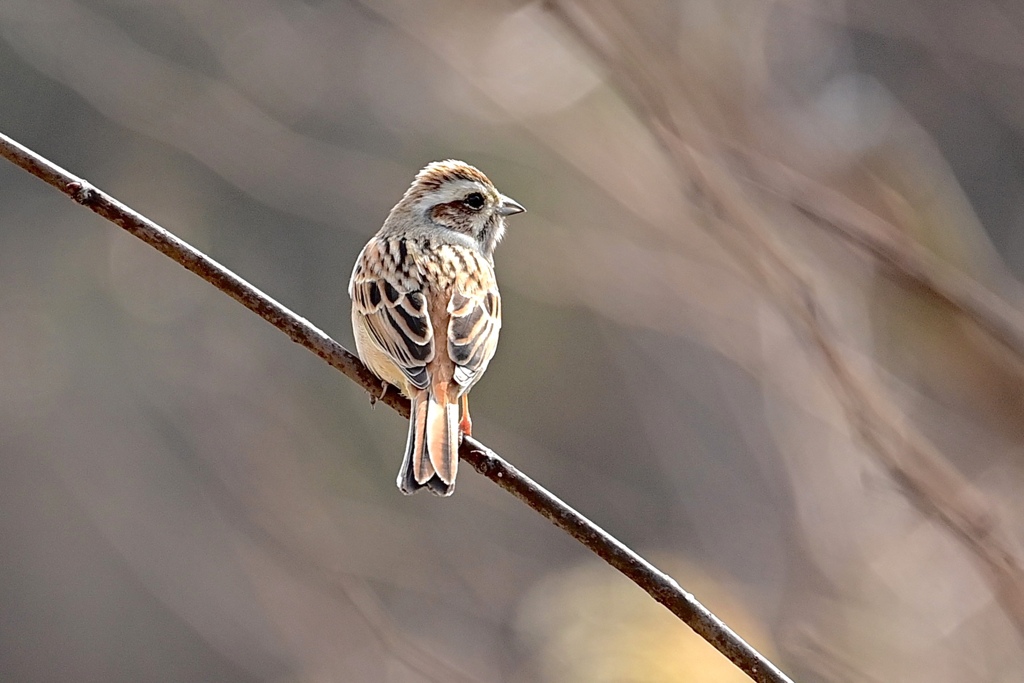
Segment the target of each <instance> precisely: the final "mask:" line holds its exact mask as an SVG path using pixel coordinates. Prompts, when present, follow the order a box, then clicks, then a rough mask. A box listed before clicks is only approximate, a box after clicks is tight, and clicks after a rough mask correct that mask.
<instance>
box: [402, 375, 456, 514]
mask: <svg viewBox="0 0 1024 683" xmlns="http://www.w3.org/2000/svg"><path fill="white" fill-rule="evenodd" d="M458 449H459V404H458V401H452V400H450V397H449V396H448V391H447V387H432V388H431V389H430V390H428V391H423V392H419V393H418V394H417V395H415V396H413V399H412V412H411V414H410V416H409V439H408V441H407V442H406V444H405V459H404V460H403V461H402V469H401V470H400V471H399V472H398V488H399V489H400V490H401V491H402V493H404V494H406V495H409V494H412V493H416V491H418V490H419V489H421V488H423V487H426V488H428V489H430V492H431V493H433V494H435V495H438V496H450V495H451V494H452V492H453V491H454V490H455V474H456V473H457V471H458V467H459V454H458Z"/></svg>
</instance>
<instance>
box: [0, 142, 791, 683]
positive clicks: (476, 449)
mask: <svg viewBox="0 0 1024 683" xmlns="http://www.w3.org/2000/svg"><path fill="white" fill-rule="evenodd" d="M0 156H3V157H5V158H7V159H8V160H10V161H11V162H12V163H14V164H15V165H17V166H20V167H21V168H23V169H25V170H26V171H28V172H29V173H31V174H32V175H34V176H36V177H37V178H40V179H41V180H43V181H45V182H47V183H49V184H50V185H52V186H53V187H55V188H57V189H58V190H60V191H61V192H63V193H64V194H66V195H68V196H69V197H71V198H72V199H74V200H75V201H76V202H78V203H79V204H81V205H83V206H85V207H87V208H89V209H91V210H92V211H94V212H95V213H97V214H99V215H100V216H103V217H104V218H106V219H107V220H109V221H111V222H112V223H114V224H116V225H118V226H120V227H122V228H124V229H125V230H127V231H128V232H130V233H131V234H133V235H135V236H136V237H138V238H139V239H141V240H142V241H143V242H145V243H146V244H149V245H150V246H152V247H154V248H155V249H157V250H159V251H160V252H161V253H163V254H164V255H166V256H168V257H169V258H171V259H172V260H174V261H176V262H177V263H180V264H181V265H182V266H184V267H185V268H187V269H188V270H190V271H192V272H193V273H195V274H196V275H198V276H199V277H201V278H203V279H204V280H206V281H207V282H209V283H210V284H212V285H213V286H214V287H216V288H217V289H219V290H221V291H222V292H224V293H225V294H227V295H228V296H230V297H231V298H233V299H235V300H236V301H238V302H239V303H241V304H242V305H243V306H245V307H246V308H248V309H249V310H251V311H253V312H254V313H256V314H257V315H259V316H260V317H261V318H263V319H264V320H266V321H267V322H269V323H270V324H272V325H273V326H274V327H276V328H278V329H279V330H281V331H282V332H284V333H285V334H287V335H288V336H289V337H290V338H291V339H292V341H294V342H296V343H298V344H301V345H302V346H304V347H306V348H307V349H309V350H310V351H312V352H313V353H315V354H316V355H318V356H320V357H321V358H323V359H324V360H325V361H327V363H328V364H330V365H331V366H333V367H335V368H337V369H338V370H340V371H341V372H342V373H344V374H345V376H347V377H348V378H350V379H351V380H352V381H354V382H356V383H357V384H359V385H360V386H361V387H363V388H364V389H365V390H366V391H368V392H369V393H370V395H371V396H379V395H380V393H381V388H382V387H381V383H380V380H378V379H377V378H376V377H375V376H374V375H373V374H372V373H371V372H370V371H369V370H368V369H367V368H366V367H365V366H364V365H363V364H362V362H360V360H359V358H358V357H356V356H355V355H353V354H352V353H350V352H349V351H347V350H346V349H345V348H344V347H342V346H341V345H340V344H338V343H337V342H336V341H334V340H333V339H331V338H330V337H328V336H327V334H325V333H324V332H323V331H321V330H319V329H318V328H316V327H314V326H313V325H312V324H311V323H310V322H309V321H307V320H306V319H304V318H302V317H300V316H298V315H296V314H295V313H293V312H292V311H290V310H289V309H288V308H286V307H285V306H282V305H281V304H280V303H278V302H276V301H274V300H273V299H271V298H270V297H269V296H267V295H266V294H264V293H263V292H261V291H260V290H259V289H257V288H255V287H253V286H252V285H250V284H249V283H248V282H246V281H245V280H243V279H242V278H240V277H239V276H237V275H235V274H234V273H232V272H231V271H230V270H228V269H227V268H225V267H224V266H222V265H220V264H219V263H217V262H216V261H214V260H213V259H211V258H209V257H208V256H206V255H205V254H203V253H202V252H200V251H199V250H197V249H196V248H194V247H192V246H191V245H189V244H187V243H186V242H184V241H182V240H181V239H179V238H177V237H175V236H174V235H172V234H171V233H170V232H168V231H167V230H165V229H164V228H162V227H160V226H159V225H157V224H156V223H154V222H153V221H151V220H149V219H148V218H146V217H145V216H143V215H141V214H139V213H138V212H136V211H134V210H132V209H131V208H129V207H127V206H125V205H124V204H122V203H121V202H119V201H117V200H116V199H114V198H113V197H111V196H110V195H108V194H106V193H105V192H102V191H100V190H99V189H97V188H95V187H93V186H92V185H91V184H90V183H88V182H86V181H85V180H83V179H82V178H78V177H76V176H74V175H72V174H71V173H69V172H68V171H66V170H64V169H63V168H61V167H59V166H57V165H56V164H53V163H51V162H50V161H48V160H47V159H44V158H43V157H41V156H39V155H38V154H36V153H34V152H32V151H31V150H29V149H27V148H26V147H24V146H22V145H20V144H18V143H17V142H15V141H14V140H12V139H10V138H9V137H7V136H6V135H3V134H2V133H0ZM384 402H385V403H386V404H387V405H389V406H391V407H392V408H394V409H395V410H396V411H398V412H399V413H400V414H402V415H404V416H408V415H409V403H408V401H407V400H406V399H405V398H403V397H401V396H399V395H398V394H397V393H396V392H394V391H392V392H388V393H387V395H386V396H385V398H384ZM459 456H460V457H461V458H462V459H463V460H465V461H466V462H468V463H469V464H470V465H472V466H473V468H475V469H476V470H477V471H478V472H480V473H481V474H483V475H484V476H485V477H487V478H488V479H490V480H491V481H493V482H495V483H496V484H498V485H499V486H501V487H502V488H503V489H505V490H506V491H508V492H509V493H511V494H512V495H514V496H516V497H517V498H519V499H520V500H522V501H523V502H524V503H526V504H527V505H529V506H530V507H531V508H533V509H534V510H536V511H537V512H539V513H540V514H541V515H543V516H544V517H546V518H547V519H548V520H549V521H551V522H552V523H553V524H554V525H555V526H557V527H558V528H559V529H561V530H563V531H565V532H566V533H568V534H569V535H570V536H572V537H573V538H575V539H576V540H578V541H579V542H580V543H582V544H583V545H585V546H586V547H587V548H589V549H590V550H592V551H593V552H594V553H595V554H596V555H597V556H598V557H600V558H601V559H603V560H605V561H606V562H607V563H608V564H610V565H611V566H613V567H615V568H616V569H618V570H619V571H620V572H622V573H623V574H625V575H626V576H627V577H628V578H629V579H631V580H632V581H633V582H634V583H636V584H637V585H638V586H640V587H641V588H643V589H644V590H645V591H647V593H648V594H649V595H650V596H651V597H653V598H654V599H655V600H657V601H658V602H660V603H661V604H662V605H664V606H665V607H667V608H668V609H669V610H670V611H671V612H672V613H673V614H675V615H676V616H678V617H679V618H680V619H681V620H682V621H683V622H685V623H686V624H687V625H689V626H690V628H692V629H693V630H694V631H695V632H696V633H698V634H699V635H700V636H702V637H703V638H704V639H705V640H707V641H708V642H709V643H710V644H711V645H713V646H714V647H715V648H717V649H718V651H719V652H721V653H722V654H723V655H725V656H726V657H727V658H728V659H729V660H730V661H732V662H733V664H735V665H736V666H737V667H739V668H740V669H741V670H743V671H744V672H745V673H746V674H747V675H748V676H750V678H752V679H753V680H755V681H759V682H761V683H782V682H783V681H789V680H790V679H789V678H788V677H787V676H786V675H785V674H784V673H782V671H780V670H779V669H778V668H777V667H776V666H775V665H774V664H772V663H771V662H770V661H768V659H766V658H765V657H764V656H763V655H761V654H760V653H759V652H757V650H755V649H754V648H753V647H751V646H750V645H749V644H747V643H746V642H745V641H744V640H743V639H742V638H740V637H739V636H738V635H737V634H736V633H735V632H734V631H732V629H730V628H729V627H728V626H726V625H725V623H723V622H722V621H721V620H720V619H719V618H718V617H716V616H715V615H714V614H712V613H711V611H709V610H708V609H707V608H706V607H704V606H703V605H702V604H701V603H700V602H698V601H697V600H696V599H695V598H694V597H693V596H692V595H691V594H689V593H687V592H686V591H684V590H683V589H682V588H681V587H680V586H679V584H678V583H676V581H675V580H674V579H672V578H671V577H669V576H668V575H667V574H665V573H663V572H661V571H659V570H658V569H657V568H656V567H654V566H653V565H652V564H650V563H649V562H647V560H645V559H643V558H642V557H640V556H639V555H637V554H636V553H635V552H633V551H632V550H630V549H629V548H628V547H626V546H625V545H623V544H622V543H621V542H619V541H618V540H617V539H615V538H614V537H613V536H611V535H610V534H608V533H607V532H606V531H604V530H603V529H601V528H600V527H599V526H597V525H596V524H594V523H593V522H591V521H590V520H589V519H587V518H586V517H584V516H583V515H581V514H580V513H578V512H577V511H576V510H574V509H572V508H571V507H569V506H568V505H567V504H566V503H564V502H563V501H562V500H560V499H559V498H558V497H556V496H554V495H553V494H551V493H550V492H549V491H547V490H546V489H545V488H544V487H542V486H541V485H540V484H538V483H536V482H535V481H533V480H532V479H530V478H529V477H527V476H526V475H525V474H523V473H522V472H520V471H519V470H517V469H516V468H515V467H513V466H512V465H510V464H509V463H508V462H506V461H505V460H503V459H502V458H501V457H500V456H499V455H498V454H497V453H495V452H494V451H492V450H490V449H489V448H487V447H486V446H484V445H483V444H481V443H480V442H479V441H476V440H475V439H471V438H465V439H463V442H462V445H461V447H460V448H459Z"/></svg>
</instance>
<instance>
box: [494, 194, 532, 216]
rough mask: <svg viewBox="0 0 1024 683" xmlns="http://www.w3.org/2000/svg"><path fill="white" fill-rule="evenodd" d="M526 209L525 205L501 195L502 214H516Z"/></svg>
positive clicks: (499, 211)
mask: <svg viewBox="0 0 1024 683" xmlns="http://www.w3.org/2000/svg"><path fill="white" fill-rule="evenodd" d="M524 211H526V209H525V208H523V205H522V204H520V203H519V202H517V201H516V200H514V199H512V198H511V197H506V196H505V195H501V204H499V205H498V213H499V214H500V215H502V216H514V215H516V214H517V213H523V212H524Z"/></svg>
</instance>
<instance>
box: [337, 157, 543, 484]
mask: <svg viewBox="0 0 1024 683" xmlns="http://www.w3.org/2000/svg"><path fill="white" fill-rule="evenodd" d="M523 211H525V209H524V208H523V207H522V206H520V205H519V204H518V203H517V202H515V201H513V200H512V199H509V198H508V197H506V196H504V195H502V194H501V193H499V192H498V190H497V189H495V187H494V185H493V184H492V183H491V181H490V180H488V179H487V176H485V175H484V174H483V173H481V172H480V171H478V170H477V169H475V168H473V167H472V166H470V165H469V164H466V163H463V162H461V161H454V160H449V161H437V162H434V163H432V164H429V165H428V166H427V167H426V168H424V169H423V170H422V171H420V172H419V173H418V174H417V175H416V179H415V180H414V181H413V183H412V185H411V186H410V187H409V189H408V190H407V191H406V193H405V195H404V196H403V197H402V200H401V201H400V202H398V204H396V205H395V208H393V209H391V213H390V214H388V217H387V220H385V221H384V226H383V227H382V228H381V229H380V231H379V232H378V233H377V234H376V235H374V236H373V237H372V238H371V239H370V241H369V242H368V243H367V244H366V246H365V247H363V250H362V252H360V254H359V258H358V259H357V260H356V265H355V269H354V270H353V271H352V280H351V281H350V282H349V286H348V293H349V296H350V297H351V298H352V330H353V332H354V333H355V339H356V350H357V351H358V353H359V357H360V358H362V360H363V362H364V363H366V365H367V367H369V368H370V370H372V371H373V372H374V374H376V375H377V376H378V377H380V378H381V379H382V380H383V381H384V382H386V383H387V384H390V385H392V386H396V387H398V388H399V389H400V390H401V392H402V393H403V394H404V395H405V396H407V397H408V398H409V400H410V401H411V402H412V414H411V416H410V419H409V439H408V442H407V443H406V446H405V459H404V460H403V462H402V469H401V470H400V471H399V473H398V488H399V489H401V491H402V493H405V494H411V493H415V492H416V491H417V490H418V489H421V488H423V487H424V486H425V487H427V488H429V489H430V491H431V492H432V493H435V494H437V495H440V496H449V495H451V493H452V491H453V490H454V489H455V474H456V472H457V470H458V464H459V457H458V447H459V438H460V437H459V431H460V430H461V432H462V433H464V434H470V433H471V431H472V422H471V421H470V417H469V400H468V398H467V396H468V394H469V390H470V389H472V388H473V385H474V384H476V383H477V381H478V380H479V379H480V377H481V376H482V375H483V373H484V371H485V370H486V369H487V364H488V363H489V362H490V361H491V358H492V357H493V356H494V350H495V348H496V347H497V344H498V331H499V330H500V329H501V297H500V296H499V294H498V283H497V281H496V280H495V278H494V261H493V259H492V254H493V253H494V247H495V246H497V244H498V242H499V241H500V240H501V237H502V235H503V234H504V232H505V218H506V217H507V216H511V215H513V214H517V213H522V212H523ZM460 402H461V404H462V420H461V421H460V420H459V403H460Z"/></svg>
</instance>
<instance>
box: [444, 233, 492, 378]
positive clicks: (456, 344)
mask: <svg viewBox="0 0 1024 683" xmlns="http://www.w3.org/2000/svg"><path fill="white" fill-rule="evenodd" d="M465 257H466V258H467V261H468V263H469V264H470V265H471V266H472V267H470V268H468V269H467V270H468V272H467V273H466V274H465V277H459V278H458V279H457V280H456V283H455V286H454V287H453V288H452V297H451V300H450V301H449V302H448V313H449V315H450V316H451V319H450V320H449V322H448V356H449V357H450V358H451V359H452V361H453V362H454V363H455V375H454V377H455V381H456V382H457V383H458V384H459V385H460V386H462V387H463V388H464V389H469V388H470V387H472V386H473V385H474V384H475V383H476V381H477V380H478V379H480V376H481V375H483V373H484V370H486V369H487V364H488V363H490V362H491V358H493V357H494V351H495V350H496V349H497V347H498V331H499V330H500V329H501V296H500V295H499V294H498V285H497V282H496V281H495V279H494V270H493V269H492V268H491V265H490V263H489V262H488V261H487V260H486V259H485V258H484V257H482V256H480V255H479V254H476V253H472V254H465Z"/></svg>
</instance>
